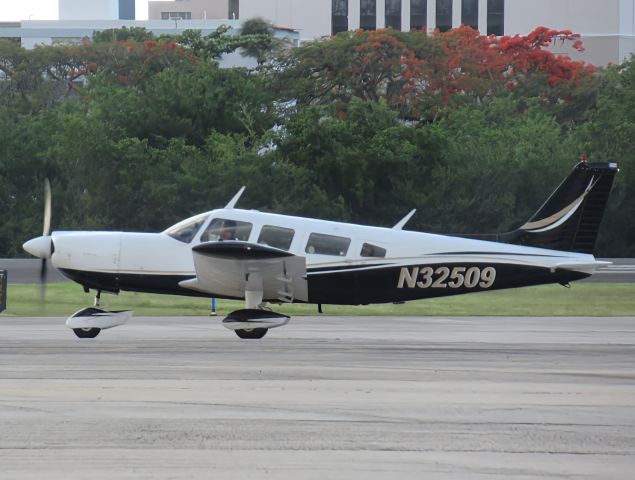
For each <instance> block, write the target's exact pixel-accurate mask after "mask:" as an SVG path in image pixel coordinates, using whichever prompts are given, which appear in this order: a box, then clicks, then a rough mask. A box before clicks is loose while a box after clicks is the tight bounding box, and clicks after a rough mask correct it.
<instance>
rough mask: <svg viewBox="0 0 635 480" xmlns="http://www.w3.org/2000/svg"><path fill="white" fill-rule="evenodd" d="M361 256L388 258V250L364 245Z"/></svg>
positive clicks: (368, 244) (367, 244)
mask: <svg viewBox="0 0 635 480" xmlns="http://www.w3.org/2000/svg"><path fill="white" fill-rule="evenodd" d="M359 254H360V255H361V256H362V257H376V258H384V257H385V256H386V249H385V248H381V247H378V246H377V245H372V244H370V243H365V244H364V245H362V251H361V252H360V253H359Z"/></svg>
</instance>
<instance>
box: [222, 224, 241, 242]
mask: <svg viewBox="0 0 635 480" xmlns="http://www.w3.org/2000/svg"><path fill="white" fill-rule="evenodd" d="M223 240H238V239H237V238H236V222H234V221H233V220H225V221H224V222H223V227H222V228H221V231H220V235H219V238H218V241H219V242H222V241H223Z"/></svg>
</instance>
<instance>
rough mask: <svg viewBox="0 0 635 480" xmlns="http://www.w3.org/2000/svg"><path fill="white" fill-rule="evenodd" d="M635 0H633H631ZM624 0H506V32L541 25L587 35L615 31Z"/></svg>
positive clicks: (514, 31)
mask: <svg viewBox="0 0 635 480" xmlns="http://www.w3.org/2000/svg"><path fill="white" fill-rule="evenodd" d="M631 2H632V0H631ZM620 3H621V0H601V1H598V0H505V32H506V33H514V34H515V33H519V34H527V33H529V32H531V31H532V30H533V29H535V28H536V27H537V26H545V27H549V28H556V29H569V30H573V31H574V32H579V33H584V34H604V35H608V34H615V33H617V32H619V29H620Z"/></svg>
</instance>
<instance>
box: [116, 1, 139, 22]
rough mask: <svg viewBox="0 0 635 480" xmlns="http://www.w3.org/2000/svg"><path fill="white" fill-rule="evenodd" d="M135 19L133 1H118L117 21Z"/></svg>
mask: <svg viewBox="0 0 635 480" xmlns="http://www.w3.org/2000/svg"><path fill="white" fill-rule="evenodd" d="M134 19H135V1H134V0H119V20H134Z"/></svg>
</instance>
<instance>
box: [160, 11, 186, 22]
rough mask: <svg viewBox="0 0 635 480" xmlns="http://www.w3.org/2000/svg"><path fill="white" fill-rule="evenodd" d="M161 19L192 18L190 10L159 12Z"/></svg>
mask: <svg viewBox="0 0 635 480" xmlns="http://www.w3.org/2000/svg"><path fill="white" fill-rule="evenodd" d="M161 20H192V12H161Z"/></svg>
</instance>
